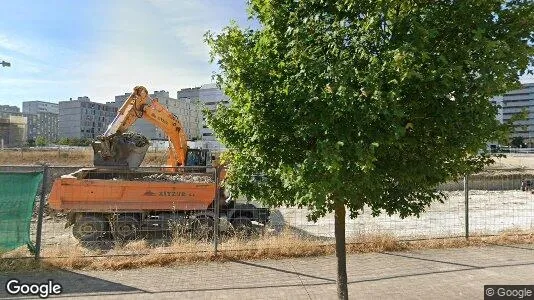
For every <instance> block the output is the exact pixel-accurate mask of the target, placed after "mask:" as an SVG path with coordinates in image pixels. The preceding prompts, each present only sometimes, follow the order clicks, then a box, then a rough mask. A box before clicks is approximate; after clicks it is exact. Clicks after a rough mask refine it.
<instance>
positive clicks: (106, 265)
mask: <svg viewBox="0 0 534 300" xmlns="http://www.w3.org/2000/svg"><path fill="white" fill-rule="evenodd" d="M533 243H534V232H524V231H513V232H512V231H509V232H503V233H502V234H500V235H497V236H487V237H485V236H473V237H471V238H470V239H469V240H466V239H465V238H449V239H430V240H418V241H398V240H396V239H395V238H394V237H392V236H388V235H380V236H366V237H360V238H358V239H355V240H348V241H347V253H368V252H383V251H409V250H421V249H447V248H461V247H470V246H478V247H480V246H487V245H492V244H493V245H495V244H497V245H510V244H533ZM219 249H220V252H219V253H218V255H214V253H213V245H212V244H211V243H209V242H195V241H191V240H176V241H173V242H172V243H171V244H170V245H163V246H162V245H159V246H153V245H150V244H149V243H148V242H147V241H144V240H141V241H134V242H130V243H128V244H126V245H116V246H115V247H114V248H113V249H112V250H109V251H107V252H104V251H92V250H88V249H86V248H83V247H81V246H79V245H78V246H74V247H58V248H52V247H47V248H45V249H44V251H43V256H44V257H46V258H45V259H42V260H41V262H35V261H34V260H33V259H31V258H29V259H23V258H21V257H28V256H29V253H28V252H27V251H26V250H16V251H12V252H10V253H7V254H4V255H3V256H2V257H3V258H2V259H0V271H24V270H35V269H43V268H44V269H49V268H61V269H85V270H121V269H134V268H143V267H157V266H173V265H180V264H191V263H197V262H203V261H229V260H255V259H282V258H291V257H310V256H323V255H332V254H334V253H335V246H334V245H333V244H331V243H330V242H328V243H325V241H324V240H319V239H313V238H302V237H299V236H298V235H295V234H294V233H292V232H290V231H284V232H282V233H281V234H279V235H276V236H275V235H272V236H265V237H261V238H252V239H246V240H245V239H243V238H229V239H226V240H223V241H222V243H221V245H220V247H219Z"/></svg>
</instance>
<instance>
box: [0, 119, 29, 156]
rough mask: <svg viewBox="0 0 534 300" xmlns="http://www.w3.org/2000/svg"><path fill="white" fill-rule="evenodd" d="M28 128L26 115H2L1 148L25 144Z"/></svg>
mask: <svg viewBox="0 0 534 300" xmlns="http://www.w3.org/2000/svg"><path fill="white" fill-rule="evenodd" d="M26 129H27V119H26V117H23V116H14V115H8V116H6V115H2V116H0V148H4V147H21V146H23V145H24V144H25V143H26V136H27V133H26Z"/></svg>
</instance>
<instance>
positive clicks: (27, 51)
mask: <svg viewBox="0 0 534 300" xmlns="http://www.w3.org/2000/svg"><path fill="white" fill-rule="evenodd" d="M0 14H1V17H0V60H5V61H8V62H10V63H11V67H4V68H2V67H0V105H2V104H8V105H16V106H19V107H21V106H22V101H32V100H41V101H50V102H58V101H65V100H68V99H69V98H71V97H72V98H77V97H79V96H89V97H90V98H91V100H92V101H96V102H106V101H113V100H114V96H115V95H121V94H124V93H126V92H130V91H131V90H132V88H133V87H134V86H136V85H144V86H146V87H147V88H148V89H149V90H150V91H154V90H167V91H169V92H170V95H172V96H174V97H175V96H176V91H177V90H179V89H181V88H186V87H194V86H199V85H202V84H204V83H210V82H212V74H213V72H214V71H215V70H216V68H217V67H216V65H215V64H210V63H209V48H208V46H207V45H205V43H204V41H203V35H204V33H205V32H206V31H208V30H211V31H214V32H219V31H220V30H221V29H222V28H224V26H226V25H228V24H229V22H230V20H232V19H233V20H236V21H237V22H238V24H240V25H241V26H249V25H252V26H253V27H254V25H255V24H252V21H249V20H247V13H246V6H245V0H113V1H107V0H94V1H89V0H84V1H82V0H80V1H72V0H47V1H43V0H37V1H36V0H17V1H7V0H5V1H2V3H1V10H0ZM522 79H523V81H525V82H533V81H534V77H533V76H529V77H523V78H522Z"/></svg>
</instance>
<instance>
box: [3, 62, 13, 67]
mask: <svg viewBox="0 0 534 300" xmlns="http://www.w3.org/2000/svg"><path fill="white" fill-rule="evenodd" d="M1 64H2V67H11V63H8V62H7V61H2V62H1Z"/></svg>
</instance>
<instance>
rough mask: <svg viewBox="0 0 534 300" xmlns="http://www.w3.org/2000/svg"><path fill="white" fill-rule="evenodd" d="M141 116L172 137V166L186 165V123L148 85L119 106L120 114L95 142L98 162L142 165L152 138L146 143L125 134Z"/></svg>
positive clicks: (169, 164)
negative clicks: (154, 96) (150, 94)
mask: <svg viewBox="0 0 534 300" xmlns="http://www.w3.org/2000/svg"><path fill="white" fill-rule="evenodd" d="M138 119H145V120H147V121H148V122H150V123H152V124H154V126H156V127H157V128H160V129H161V130H162V131H163V132H164V133H165V134H166V135H167V137H168V138H169V157H168V160H167V165H168V166H170V167H176V166H183V165H185V163H186V155H187V137H186V135H185V133H184V132H183V127H182V124H181V123H180V121H179V120H178V119H177V118H176V117H175V116H174V115H173V114H172V113H171V112H169V111H168V110H167V108H165V107H164V106H163V105H161V104H160V103H159V102H158V101H157V99H152V98H150V96H149V95H148V90H147V89H146V88H145V87H143V86H137V87H135V88H134V90H133V93H132V94H131V95H130V96H129V97H128V99H126V101H125V102H124V104H123V105H122V106H121V107H120V108H119V110H118V112H117V116H115V118H114V120H113V121H112V122H111V124H110V125H109V126H108V128H107V129H106V131H105V132H104V134H103V135H102V136H100V137H99V138H98V140H97V141H95V142H94V143H93V150H94V153H95V156H94V157H95V159H94V165H95V166H125V165H126V166H128V167H129V168H137V167H139V165H140V164H141V162H142V160H143V158H144V156H145V153H146V151H147V149H148V140H146V143H145V141H140V140H139V138H137V139H135V140H132V139H126V138H125V136H126V135H125V133H126V131H127V130H128V128H130V126H132V124H133V123H134V122H135V121H137V120H138ZM145 139H146V138H145Z"/></svg>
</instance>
